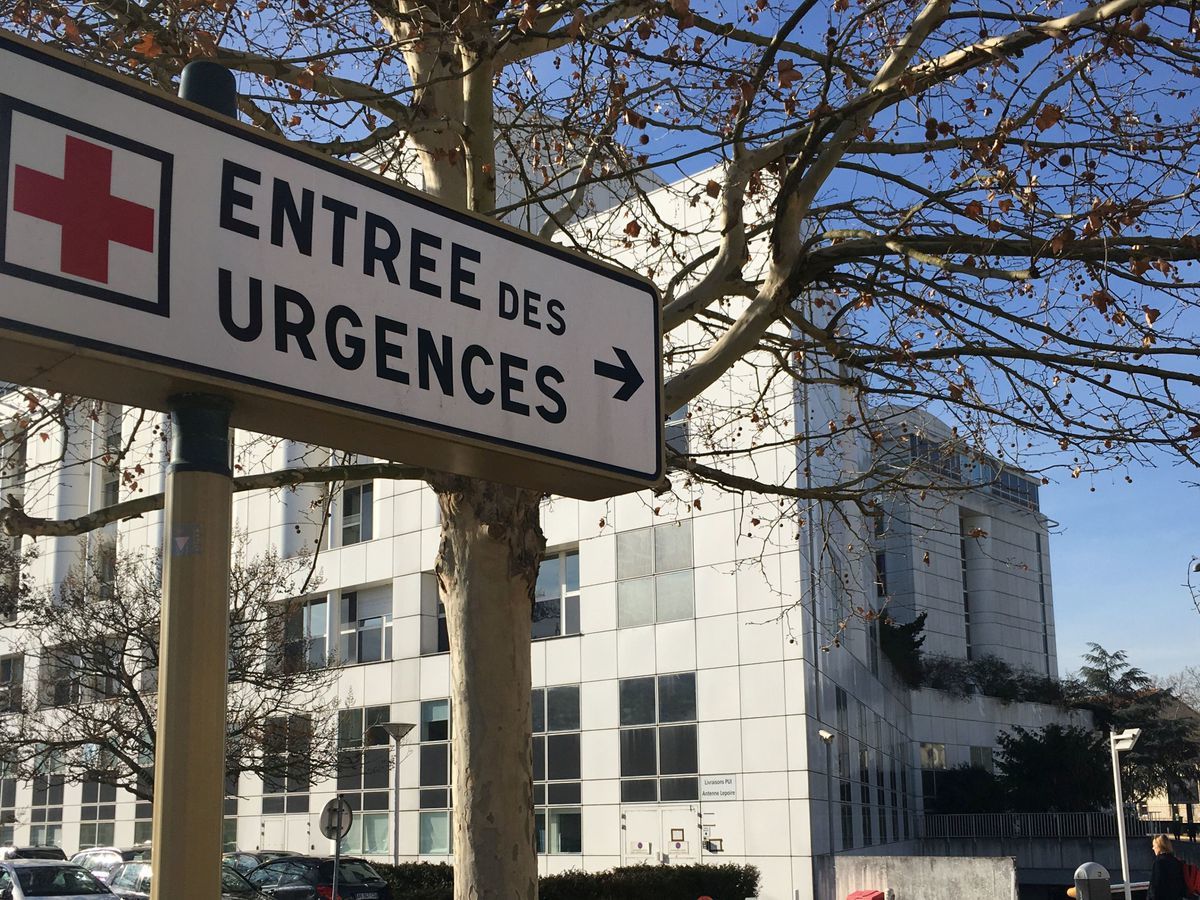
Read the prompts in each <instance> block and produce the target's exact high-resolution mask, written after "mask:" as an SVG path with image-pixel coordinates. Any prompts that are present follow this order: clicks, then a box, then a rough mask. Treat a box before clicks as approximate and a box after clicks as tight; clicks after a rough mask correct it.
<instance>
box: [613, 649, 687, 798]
mask: <svg viewBox="0 0 1200 900" xmlns="http://www.w3.org/2000/svg"><path fill="white" fill-rule="evenodd" d="M619 691H620V705H621V732H620V745H621V802H622V803H654V802H656V801H661V802H663V803H669V802H672V801H682V800H696V799H697V798H698V796H699V785H698V778H697V773H698V772H699V766H698V763H697V753H696V673H695V672H681V673H678V674H674V675H658V676H650V677H646V678H627V679H624V680H623V681H621V682H620V685H619Z"/></svg>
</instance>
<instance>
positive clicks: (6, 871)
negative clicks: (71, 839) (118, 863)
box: [0, 859, 112, 900]
mask: <svg viewBox="0 0 1200 900" xmlns="http://www.w3.org/2000/svg"><path fill="white" fill-rule="evenodd" d="M97 894H103V895H104V896H106V897H111V896H112V891H110V890H109V889H108V887H107V886H106V885H105V884H104V883H103V882H100V881H97V880H96V879H95V878H93V877H92V876H91V875H90V874H89V873H88V872H87V871H86V870H85V869H81V868H80V867H79V866H75V865H72V864H71V863H69V862H64V861H62V860H58V859H9V860H5V861H4V862H0V900H35V898H39V897H57V898H58V900H79V898H83V897H89V898H90V897H94V896H96V895H97Z"/></svg>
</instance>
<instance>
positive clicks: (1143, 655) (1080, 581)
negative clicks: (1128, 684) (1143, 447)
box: [1041, 467, 1200, 675]
mask: <svg viewBox="0 0 1200 900" xmlns="http://www.w3.org/2000/svg"><path fill="white" fill-rule="evenodd" d="M1129 474H1130V475H1131V477H1132V478H1133V484H1126V483H1125V481H1124V475H1123V473H1122V474H1116V473H1113V474H1105V475H1102V476H1099V477H1097V478H1096V479H1095V481H1094V482H1086V481H1083V480H1079V481H1074V480H1071V479H1066V480H1065V482H1064V481H1062V480H1057V481H1055V482H1052V483H1051V484H1050V485H1047V486H1046V487H1044V488H1042V493H1041V504H1042V512H1044V513H1045V514H1046V515H1047V516H1049V517H1050V518H1051V519H1053V520H1055V521H1057V522H1058V523H1059V527H1058V528H1057V529H1055V531H1054V532H1053V533H1052V534H1051V538H1050V553H1051V566H1052V571H1053V576H1054V615H1055V620H1056V625H1057V635H1058V665H1059V671H1060V672H1061V673H1062V674H1064V675H1065V674H1066V673H1067V672H1069V671H1073V670H1075V669H1077V668H1078V667H1079V665H1080V655H1081V654H1082V653H1083V652H1084V651H1085V650H1086V649H1087V644H1088V642H1089V641H1094V642H1096V643H1098V644H1101V645H1102V646H1104V648H1105V649H1107V650H1125V651H1127V652H1128V653H1129V659H1130V662H1131V663H1132V664H1133V665H1135V666H1138V667H1140V668H1142V669H1145V670H1146V671H1147V672H1149V673H1151V674H1153V675H1168V674H1170V673H1172V672H1177V671H1179V670H1180V669H1182V668H1183V667H1185V666H1190V665H1200V613H1197V612H1196V609H1195V607H1194V606H1193V605H1192V601H1191V598H1190V596H1189V594H1188V591H1187V589H1186V588H1185V587H1184V581H1185V578H1186V577H1187V567H1188V563H1189V561H1190V560H1191V558H1192V557H1193V556H1194V555H1195V556H1200V529H1198V528H1197V527H1196V520H1197V517H1196V512H1197V504H1198V503H1200V489H1198V488H1192V487H1186V486H1185V485H1184V484H1183V482H1184V481H1185V480H1186V479H1190V480H1193V481H1200V473H1196V472H1189V471H1187V470H1185V469H1182V468H1168V467H1164V468H1159V469H1142V470H1131V471H1130V472H1129ZM1091 484H1094V485H1095V487H1096V491H1095V493H1091V492H1090V491H1089V490H1088V488H1089V487H1090V486H1091Z"/></svg>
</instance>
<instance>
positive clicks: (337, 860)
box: [333, 794, 342, 900]
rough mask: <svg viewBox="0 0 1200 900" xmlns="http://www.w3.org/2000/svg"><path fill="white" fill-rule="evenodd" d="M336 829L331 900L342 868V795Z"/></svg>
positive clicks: (334, 899) (334, 894)
mask: <svg viewBox="0 0 1200 900" xmlns="http://www.w3.org/2000/svg"><path fill="white" fill-rule="evenodd" d="M337 799H338V805H337V827H336V829H335V830H334V836H333V900H340V898H339V897H338V869H340V868H341V866H342V795H341V794H338V796H337Z"/></svg>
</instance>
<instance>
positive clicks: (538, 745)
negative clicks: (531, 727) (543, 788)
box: [533, 737, 546, 781]
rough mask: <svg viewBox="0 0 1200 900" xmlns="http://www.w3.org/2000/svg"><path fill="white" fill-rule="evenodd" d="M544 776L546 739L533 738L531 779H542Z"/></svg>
mask: <svg viewBox="0 0 1200 900" xmlns="http://www.w3.org/2000/svg"><path fill="white" fill-rule="evenodd" d="M545 778H546V739H545V738H544V737H535V738H534V739H533V780H534V781H544V780H545Z"/></svg>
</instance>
